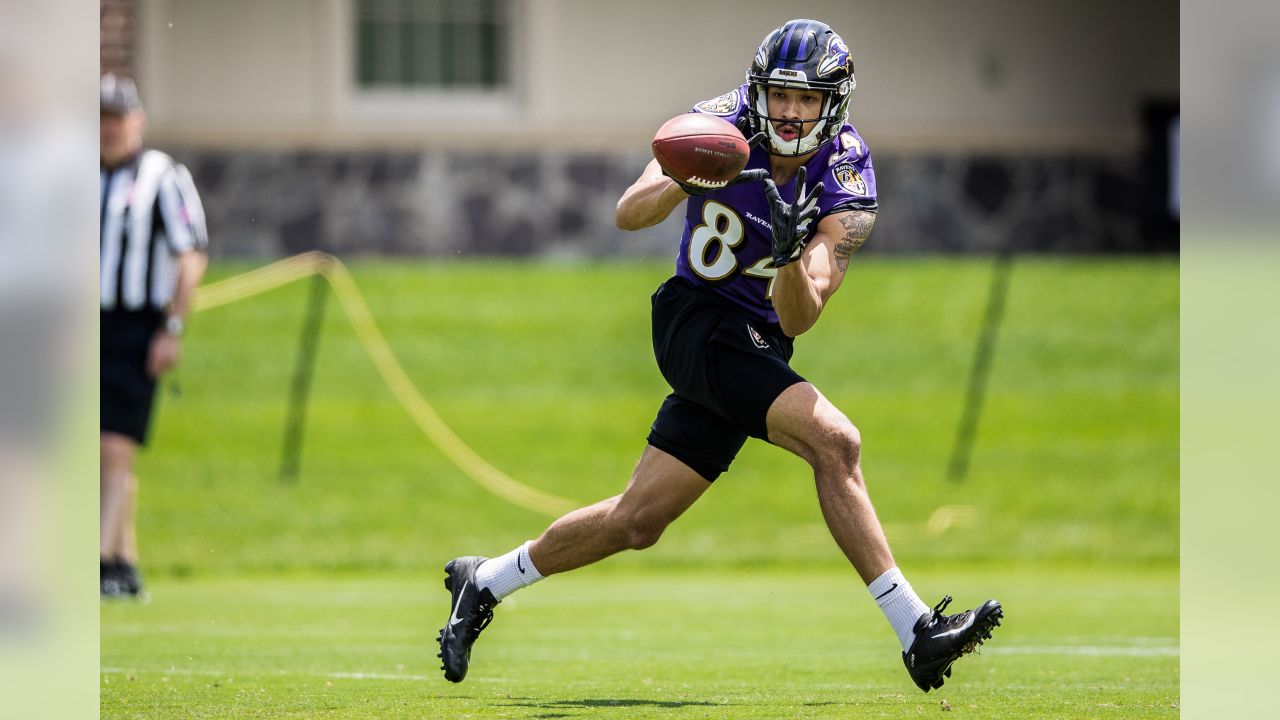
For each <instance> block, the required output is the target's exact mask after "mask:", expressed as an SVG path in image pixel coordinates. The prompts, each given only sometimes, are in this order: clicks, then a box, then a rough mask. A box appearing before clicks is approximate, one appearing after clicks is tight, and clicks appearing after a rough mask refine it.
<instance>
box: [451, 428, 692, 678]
mask: <svg viewBox="0 0 1280 720" xmlns="http://www.w3.org/2000/svg"><path fill="white" fill-rule="evenodd" d="M708 485H709V483H708V482H707V481H706V480H705V479H704V478H703V477H702V476H701V475H699V474H698V473H697V472H695V471H694V470H692V469H691V468H690V467H689V466H687V465H685V464H684V463H682V462H680V461H679V460H677V459H676V458H674V457H672V456H671V455H670V454H668V453H666V452H664V451H662V450H659V449H658V448H656V447H653V446H652V445H650V446H649V447H646V448H645V451H644V454H643V455H642V456H641V457H640V461H639V462H638V463H637V464H636V468H635V471H634V472H633V473H632V475H631V481H630V483H629V484H628V485H627V488H626V490H625V491H623V493H622V494H621V495H616V496H614V497H611V498H609V499H607V500H602V501H600V502H598V503H595V504H594V505H589V506H587V507H584V508H580V509H578V510H574V511H572V512H570V513H567V514H566V515H564V516H562V517H561V518H559V519H558V520H556V521H555V522H553V523H552V524H551V525H550V526H549V527H548V528H547V529H546V530H545V531H544V532H543V533H542V535H540V536H539V537H538V538H537V539H536V540H534V541H532V542H528V543H525V544H524V545H521V546H520V547H518V548H515V549H514V550H512V551H511V552H509V553H506V554H505V555H501V556H499V557H496V558H492V559H488V558H484V557H479V556H468V557H460V558H455V559H453V560H451V561H450V562H449V563H448V564H447V565H446V566H445V574H446V577H445V588H447V589H448V590H449V591H450V593H451V595H452V601H453V604H452V610H451V613H450V616H449V619H448V621H447V622H446V623H445V626H444V627H443V628H442V629H441V630H440V635H439V637H438V638H437V639H438V640H439V643H440V653H439V657H440V660H441V666H442V668H441V669H443V670H444V675H445V678H446V679H448V680H450V681H452V682H461V681H462V679H463V678H465V677H466V675H467V669H468V667H469V666H470V663H471V646H472V645H473V644H474V643H475V641H476V639H477V638H478V637H479V635H480V632H481V631H482V630H484V628H485V627H487V626H488V624H489V622H490V621H491V620H492V619H493V609H494V607H495V606H496V605H497V604H498V603H500V602H501V601H502V599H503V598H505V597H506V596H508V595H510V594H511V593H513V592H515V591H516V590H519V589H520V588H523V587H527V586H528V585H531V584H533V583H535V582H537V581H538V580H541V579H542V578H543V577H545V576H547V575H552V574H555V573H562V572H567V571H569V570H574V569H576V568H580V567H582V566H584V565H589V564H591V563H594V562H596V561H598V560H602V559H604V558H606V557H608V556H610V555H613V554H615V553H618V552H621V551H623V550H629V549H634V550H638V549H642V548H646V547H649V546H651V545H653V544H654V543H655V542H657V541H658V538H659V536H661V535H662V531H663V530H664V529H666V527H667V525H669V524H670V523H671V522H672V521H673V520H675V519H676V518H677V517H679V516H680V515H681V514H683V513H684V511H685V510H687V509H688V508H689V506H690V505H692V504H693V503H694V501H696V500H697V499H698V498H699V497H701V496H702V493H703V492H705V491H706V489H707V487H708Z"/></svg>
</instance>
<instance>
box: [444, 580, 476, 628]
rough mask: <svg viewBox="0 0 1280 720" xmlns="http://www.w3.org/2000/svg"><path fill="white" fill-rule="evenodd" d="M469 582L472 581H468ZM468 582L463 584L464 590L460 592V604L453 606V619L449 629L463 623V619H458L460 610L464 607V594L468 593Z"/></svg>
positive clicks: (450, 620)
mask: <svg viewBox="0 0 1280 720" xmlns="http://www.w3.org/2000/svg"><path fill="white" fill-rule="evenodd" d="M467 582H471V581H470V580H468V581H467ZM467 582H464V583H462V589H461V590H459V591H458V602H456V603H454V604H453V617H451V618H449V627H453V626H454V625H457V624H458V623H460V622H462V618H460V617H458V608H459V607H460V606H461V605H462V594H463V593H465V592H466V591H467Z"/></svg>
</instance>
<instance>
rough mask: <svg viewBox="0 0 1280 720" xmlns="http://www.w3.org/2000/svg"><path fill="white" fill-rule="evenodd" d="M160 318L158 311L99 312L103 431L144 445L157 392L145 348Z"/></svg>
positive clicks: (158, 326) (157, 326) (149, 342)
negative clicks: (100, 317) (148, 375)
mask: <svg viewBox="0 0 1280 720" xmlns="http://www.w3.org/2000/svg"><path fill="white" fill-rule="evenodd" d="M163 321H164V315H162V314H161V313H157V312H128V311H111V310H104V311H103V312H102V327H101V330H102V340H101V342H102V356H101V372H102V432H113V433H119V434H121V435H126V436H128V437H131V438H133V439H134V440H136V441H137V442H138V444H139V445H145V444H146V442H147V429H148V428H149V427H150V425H151V408H152V405H153V404H154V401H155V394H156V383H155V380H152V379H151V378H150V377H147V350H148V349H149V348H150V347H151V338H152V337H153V336H154V335H155V333H156V331H157V330H158V329H159V328H160V326H161V324H162V323H163Z"/></svg>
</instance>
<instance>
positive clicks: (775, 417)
mask: <svg viewBox="0 0 1280 720" xmlns="http://www.w3.org/2000/svg"><path fill="white" fill-rule="evenodd" d="M767 423H768V432H769V440H770V441H771V442H773V443H774V444H776V445H778V446H780V447H784V448H786V449H788V450H790V451H791V452H793V453H795V454H796V455H799V456H800V457H801V458H803V459H804V460H805V461H807V462H808V463H809V464H810V466H812V468H813V474H814V479H815V482H816V483H817V488H818V500H819V503H820V504H821V506H822V514H823V517H824V518H825V520H826V522H827V527H828V528H829V529H830V531H831V535H832V536H833V537H834V538H835V540H836V543H837V544H838V545H839V546H840V549H841V550H843V551H844V553H845V556H846V557H847V558H848V559H849V562H850V563H851V564H852V565H853V566H854V568H855V569H856V570H857V572H858V574H859V575H860V576H861V577H862V580H863V582H865V583H866V584H867V588H868V590H869V591H870V593H871V595H872V597H873V598H875V601H876V604H877V605H878V606H879V607H880V609H881V610H882V611H883V612H884V614H885V617H886V618H887V619H888V620H889V624H890V625H891V626H892V627H893V629H894V632H895V633H896V634H897V636H898V640H899V641H900V642H901V644H902V649H903V662H904V663H905V664H906V666H907V670H908V672H909V673H910V674H911V678H912V680H914V681H915V683H916V685H917V686H919V687H920V689H921V690H924V691H925V692H928V691H929V690H930V689H932V688H937V687H941V686H942V682H943V677H944V676H945V677H950V675H951V664H952V663H953V662H955V661H956V660H957V659H959V658H960V657H961V656H962V655H964V654H966V653H968V652H971V651H972V650H973V649H974V648H975V647H976V646H977V645H979V644H981V643H982V641H983V640H985V639H986V638H989V637H991V630H992V629H994V628H995V627H996V626H997V625H999V624H1000V618H1001V617H1002V615H1003V611H1002V609H1001V607H1000V604H999V603H998V602H996V601H994V600H988V601H987V602H986V603H984V604H983V605H981V606H980V607H978V608H975V609H973V610H966V611H964V612H962V613H958V614H956V615H949V616H948V615H943V614H942V612H941V611H942V610H943V609H945V608H946V606H947V604H948V603H949V602H950V601H951V598H950V597H947V598H945V599H943V601H942V602H941V603H939V604H938V606H937V607H936V608H935V609H933V610H930V609H929V606H928V605H926V604H925V603H924V601H922V600H921V599H920V597H919V596H918V595H917V594H916V592H915V590H914V589H913V588H912V587H911V584H910V583H909V582H907V580H906V578H905V577H904V576H903V574H902V572H901V571H900V570H899V569H898V567H897V565H896V564H895V563H894V560H893V553H892V552H891V551H890V550H889V543H888V540H886V539H885V536H884V531H883V529H882V528H881V526H880V521H879V519H878V518H877V517H876V512H875V508H874V507H873V506H872V504H871V498H870V495H869V494H868V493H867V485H866V480H865V479H864V478H863V476H862V463H861V454H862V437H861V434H860V433H859V432H858V429H857V428H856V427H854V425H853V423H851V422H849V419H848V418H847V417H845V415H844V413H842V412H840V411H839V410H838V409H837V408H836V407H835V406H834V405H832V404H831V402H830V401H828V400H827V399H826V397H824V396H823V395H822V393H821V392H819V391H818V389H817V388H815V387H814V386H813V385H811V384H809V383H807V382H806V383H797V384H795V385H792V386H791V387H789V388H787V389H786V390H785V391H783V392H782V394H781V395H779V396H778V398H777V400H775V401H774V403H773V404H772V405H771V406H770V408H769V412H768V416H767Z"/></svg>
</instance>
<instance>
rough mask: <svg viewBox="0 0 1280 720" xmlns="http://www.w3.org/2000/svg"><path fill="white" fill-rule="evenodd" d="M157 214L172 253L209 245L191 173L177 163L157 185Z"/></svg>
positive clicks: (202, 208)
mask: <svg viewBox="0 0 1280 720" xmlns="http://www.w3.org/2000/svg"><path fill="white" fill-rule="evenodd" d="M159 199H160V213H161V215H162V216H163V218H162V219H163V221H164V227H165V230H166V234H167V235H168V238H169V249H170V250H171V251H173V253H174V254H178V253H183V252H186V251H187V250H201V251H203V250H205V249H206V248H208V247H209V231H208V228H207V227H206V225H205V218H204V206H203V205H201V204H200V195H199V193H197V192H196V185H195V183H194V182H193V181H192V179H191V172H190V171H189V170H187V168H186V167H184V166H183V165H182V164H180V163H174V164H173V169H172V170H171V171H169V172H167V173H165V175H164V177H163V178H161V180H160V188H159Z"/></svg>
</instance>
